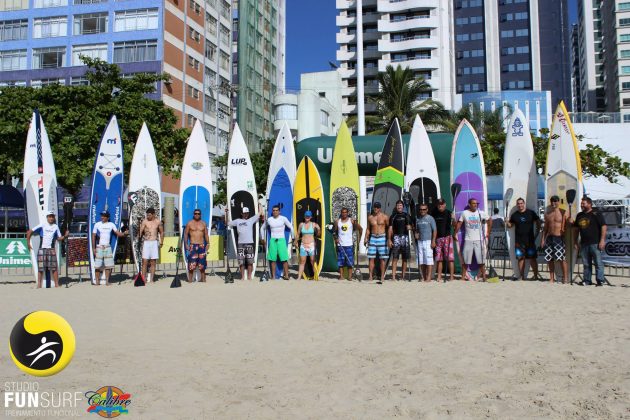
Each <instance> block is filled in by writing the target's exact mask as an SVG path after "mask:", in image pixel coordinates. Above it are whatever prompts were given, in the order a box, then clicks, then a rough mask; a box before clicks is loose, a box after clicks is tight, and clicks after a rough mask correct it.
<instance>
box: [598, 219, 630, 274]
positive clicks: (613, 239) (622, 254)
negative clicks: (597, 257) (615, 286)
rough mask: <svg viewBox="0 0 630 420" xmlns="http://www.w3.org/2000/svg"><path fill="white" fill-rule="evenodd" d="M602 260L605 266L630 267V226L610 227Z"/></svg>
mask: <svg viewBox="0 0 630 420" xmlns="http://www.w3.org/2000/svg"><path fill="white" fill-rule="evenodd" d="M602 259H603V260H604V265H616V266H624V267H630V226H613V225H608V230H607V232H606V246H605V247H604V252H602Z"/></svg>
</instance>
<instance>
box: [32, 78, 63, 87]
mask: <svg viewBox="0 0 630 420" xmlns="http://www.w3.org/2000/svg"><path fill="white" fill-rule="evenodd" d="M65 84H66V79H39V80H31V87H33V88H36V89H38V88H41V87H42V86H49V85H65Z"/></svg>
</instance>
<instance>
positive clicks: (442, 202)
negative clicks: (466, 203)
mask: <svg viewBox="0 0 630 420" xmlns="http://www.w3.org/2000/svg"><path fill="white" fill-rule="evenodd" d="M437 203H438V204H446V200H445V199H443V198H438V201H437Z"/></svg>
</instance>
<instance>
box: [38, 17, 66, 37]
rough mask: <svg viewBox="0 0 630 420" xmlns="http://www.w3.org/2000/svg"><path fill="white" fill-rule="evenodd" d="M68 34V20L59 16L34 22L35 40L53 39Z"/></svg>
mask: <svg viewBox="0 0 630 420" xmlns="http://www.w3.org/2000/svg"><path fill="white" fill-rule="evenodd" d="M67 34H68V18H67V17H66V16H57V17H49V18H41V19H34V20H33V38H52V37H57V36H66V35H67Z"/></svg>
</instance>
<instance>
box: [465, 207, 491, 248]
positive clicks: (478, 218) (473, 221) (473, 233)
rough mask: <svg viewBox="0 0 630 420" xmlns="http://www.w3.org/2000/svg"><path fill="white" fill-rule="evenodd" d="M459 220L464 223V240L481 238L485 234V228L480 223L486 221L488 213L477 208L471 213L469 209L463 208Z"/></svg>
mask: <svg viewBox="0 0 630 420" xmlns="http://www.w3.org/2000/svg"><path fill="white" fill-rule="evenodd" d="M459 221H460V222H463V223H464V228H465V236H464V240H465V241H481V240H482V238H483V235H484V234H485V229H483V228H482V223H485V222H487V221H488V214H487V213H486V212H485V211H483V210H477V211H476V212H474V213H473V212H472V211H470V210H464V211H463V212H462V213H461V214H460V216H459ZM480 229H482V230H480Z"/></svg>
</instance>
